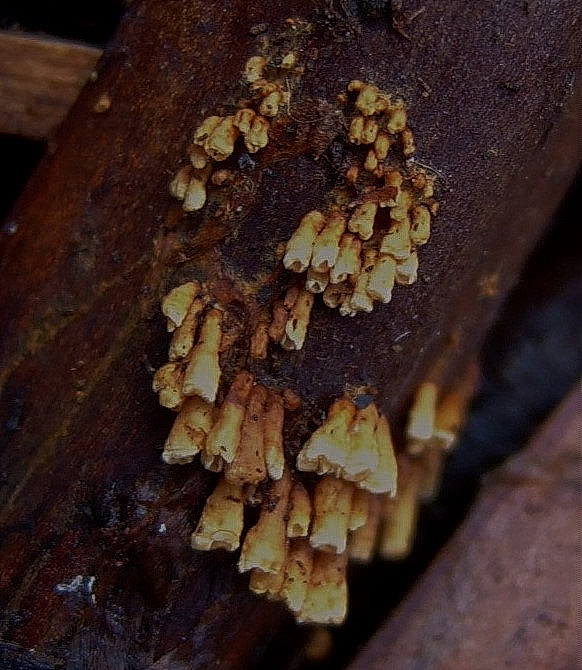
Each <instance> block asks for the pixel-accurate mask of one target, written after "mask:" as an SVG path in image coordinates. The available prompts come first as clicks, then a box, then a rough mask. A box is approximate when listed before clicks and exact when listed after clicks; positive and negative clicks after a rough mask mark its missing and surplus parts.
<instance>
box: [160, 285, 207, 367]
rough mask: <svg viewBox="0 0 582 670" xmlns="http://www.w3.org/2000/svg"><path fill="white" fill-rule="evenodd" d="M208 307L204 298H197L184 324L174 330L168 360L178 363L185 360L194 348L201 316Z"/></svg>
mask: <svg viewBox="0 0 582 670" xmlns="http://www.w3.org/2000/svg"><path fill="white" fill-rule="evenodd" d="M205 307H206V301H205V300H203V299H202V298H195V299H194V300H193V301H192V304H191V305H190V307H189V309H188V312H187V314H186V317H185V318H184V320H183V321H182V323H181V324H180V325H179V326H178V327H177V328H176V330H174V333H173V335H172V339H171V341H170V348H169V350H168V358H169V359H170V360H171V361H176V360H179V359H181V358H185V357H186V356H187V355H188V354H189V353H190V351H191V349H192V347H193V346H194V337H195V335H196V328H197V327H198V319H199V317H200V314H202V312H203V311H204V308H205Z"/></svg>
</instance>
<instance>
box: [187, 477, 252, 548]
mask: <svg viewBox="0 0 582 670" xmlns="http://www.w3.org/2000/svg"><path fill="white" fill-rule="evenodd" d="M243 508H244V503H243V495H242V488H241V487H240V486H237V485H236V484H231V483H230V482H227V481H226V480H225V479H223V478H222V477H221V478H220V480H219V481H218V484H217V485H216V488H215V489H214V491H213V492H212V493H211V494H210V496H209V497H208V499H207V500H206V504H205V505H204V509H203V510H202V515H201V517H200V520H199V521H198V525H197V526H196V530H195V531H194V532H193V533H192V548H193V549H198V550H200V551H210V550H212V549H226V551H235V550H236V549H238V547H239V544H240V536H241V533H242V529H243Z"/></svg>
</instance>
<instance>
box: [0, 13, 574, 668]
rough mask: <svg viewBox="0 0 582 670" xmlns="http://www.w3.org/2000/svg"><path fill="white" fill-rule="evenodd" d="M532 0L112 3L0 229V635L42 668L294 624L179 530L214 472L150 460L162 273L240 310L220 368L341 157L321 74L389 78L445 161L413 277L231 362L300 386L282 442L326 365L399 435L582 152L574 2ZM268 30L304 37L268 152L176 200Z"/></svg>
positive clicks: (433, 161)
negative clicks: (199, 198) (368, 12)
mask: <svg viewBox="0 0 582 670" xmlns="http://www.w3.org/2000/svg"><path fill="white" fill-rule="evenodd" d="M340 4H341V3H340ZM536 7H537V5H536V6H535V7H534V8H532V9H531V11H530V12H525V11H524V9H523V6H522V5H521V4H516V5H515V6H513V5H512V6H511V7H508V8H506V9H504V10H503V12H504V13H503V14H502V15H500V13H499V12H500V10H499V4H498V3H496V2H493V1H492V0H491V1H489V2H483V3H479V4H478V5H477V4H475V5H473V4H471V3H454V2H453V3H451V2H444V1H443V2H435V3H433V4H431V7H430V9H429V10H427V11H425V12H424V13H422V14H421V15H419V16H418V17H417V19H416V20H415V21H413V22H412V23H411V24H410V25H409V26H407V29H406V31H405V32H406V35H407V36H408V38H409V39H406V38H405V37H403V36H402V29H401V30H400V31H399V32H398V31H396V32H395V31H394V30H393V28H392V27H391V24H390V22H388V21H386V20H385V17H384V19H382V18H380V19H370V18H369V17H363V16H359V15H346V14H342V13H338V12H336V11H335V10H333V8H330V3H328V2H316V1H313V2H310V3H307V2H304V0H301V1H300V0H296V1H294V2H291V3H285V4H281V3H270V2H258V3H253V4H251V5H249V3H247V2H243V1H242V0H236V1H235V2H229V3H223V2H216V3H202V2H197V1H192V0H175V1H174V2H171V3H168V2H157V1H155V0H142V1H137V2H134V3H132V5H131V7H130V9H129V10H128V13H127V15H126V17H125V18H124V20H123V22H122V24H121V26H120V29H119V32H118V34H117V35H116V37H115V39H114V40H113V41H112V42H111V44H110V45H109V46H108V48H107V50H106V53H105V55H104V58H103V60H102V62H101V63H100V65H99V76H98V78H97V80H96V81H91V82H89V83H88V84H87V86H86V87H85V88H84V89H83V91H82V93H81V95H80V96H79V98H78V100H77V102H76V104H75V105H74V107H73V110H72V111H71V114H70V115H69V116H68V117H67V118H66V120H65V121H64V123H63V125H62V126H61V128H60V131H59V132H58V134H57V136H56V137H55V141H54V144H53V146H52V149H53V150H52V151H51V153H49V154H47V156H46V157H45V159H44V160H43V162H42V164H41V165H40V166H39V169H38V170H37V172H36V173H35V175H34V177H33V178H32V179H31V180H30V182H29V183H28V185H27V187H26V188H25V190H24V191H23V193H22V196H21V198H20V199H19V202H18V203H17V205H16V207H15V209H14V210H13V212H12V213H11V214H10V217H9V219H8V224H9V225H6V226H5V227H4V228H3V229H2V233H1V238H0V258H1V263H0V268H1V272H2V282H3V287H4V290H3V291H2V292H0V315H2V321H3V323H2V329H1V332H2V341H1V347H0V371H1V372H0V388H1V390H2V404H1V406H0V428H1V431H2V433H1V440H0V443H1V445H2V451H1V453H0V472H2V473H3V475H2V476H3V487H2V489H1V491H0V495H1V496H2V497H1V500H0V503H1V504H0V525H1V532H2V536H3V542H2V545H1V546H0V574H1V583H0V600H1V602H2V608H1V610H2V619H1V620H0V636H1V638H2V640H3V641H4V652H5V653H6V654H9V653H10V654H12V655H13V656H14V655H20V657H21V658H22V659H24V660H25V661H26V662H27V663H28V664H29V665H30V664H31V663H32V661H33V660H34V661H35V662H37V664H38V665H41V667H42V664H43V663H44V665H45V666H48V667H59V666H61V667H62V666H63V665H68V666H69V667H96V668H102V667H108V666H109V667H136V668H155V667H159V668H162V667H169V666H171V667H172V668H192V667H214V666H215V665H220V666H221V667H223V668H233V669H234V668H253V667H258V666H259V664H260V662H261V660H262V659H263V658H264V655H265V653H266V652H265V650H266V649H271V650H273V649H278V647H277V642H278V641H281V640H285V641H286V640H288V639H290V638H289V636H290V635H292V634H293V631H297V628H296V627H295V626H294V624H293V622H292V619H291V618H290V617H289V615H288V613H287V612H286V611H285V610H283V609H282V608H281V607H279V606H278V605H277V604H275V603H272V602H268V601H267V600H265V599H258V598H256V597H255V596H253V595H251V594H250V593H249V592H248V590H247V579H246V578H245V577H244V576H241V575H239V574H237V572H236V569H235V564H236V556H232V555H231V554H226V553H220V552H213V555H208V554H204V553H199V552H193V551H192V550H191V549H190V547H189V535H190V533H191V532H192V529H193V526H194V525H195V523H196V520H197V519H198V517H199V515H200V512H201V510H202V507H203V505H204V501H205V499H206V498H207V496H208V495H209V493H210V491H211V490H212V488H213V486H214V481H215V480H214V478H213V475H212V474H210V473H208V472H207V471H204V470H202V469H201V468H200V467H199V465H198V463H193V464H190V465H185V466H172V467H170V466H167V465H165V464H163V463H161V459H160V452H161V447H162V445H163V443H164V440H165V437H166V435H167V433H168V430H169V428H170V425H171V423H172V419H173V416H172V415H171V414H172V413H171V412H169V411H167V410H164V409H162V408H160V407H159V405H158V403H157V400H156V398H155V396H154V394H153V393H152V391H151V383H152V367H159V366H160V365H162V364H163V363H164V362H165V360H166V351H167V346H168V335H167V332H166V331H165V324H164V320H163V319H162V317H161V315H160V313H159V302H160V298H161V297H162V295H163V294H164V293H165V292H166V290H167V289H168V288H171V287H173V286H174V285H176V284H177V283H180V282H181V281H183V280H185V279H192V278H197V279H202V280H205V281H207V282H210V283H213V284H214V287H215V288H216V290H217V291H221V290H222V291H223V292H222V294H221V295H224V296H226V298H227V299H229V300H231V301H232V303H231V304H232V305H233V306H234V307H233V309H236V314H237V315H238V316H239V317H240V320H241V323H242V331H243V335H244V337H242V338H241V342H242V344H240V346H239V348H238V349H237V348H236V347H235V348H234V349H233V350H232V351H230V352H226V353H225V355H223V362H224V367H225V377H227V378H228V376H229V375H230V376H232V375H233V374H234V372H235V371H237V370H238V369H239V368H240V367H242V366H243V365H245V364H246V358H245V351H244V344H245V342H247V341H248V339H250V331H251V330H252V327H253V326H254V325H255V320H256V315H257V313H258V312H260V310H261V309H267V308H268V307H269V306H270V303H271V301H272V300H273V299H274V298H276V297H278V291H279V290H281V288H282V283H284V279H282V277H284V275H282V268H281V263H280V261H279V257H278V256H277V251H278V249H279V247H280V245H281V244H283V243H284V242H285V241H286V240H288V239H289V237H290V236H291V234H292V233H293V231H294V229H295V228H296V226H297V224H298V222H299V220H300V219H301V217H302V216H303V215H304V214H305V213H306V212H307V211H309V210H311V209H315V208H324V207H327V206H328V205H329V204H330V203H329V201H328V200H329V197H330V193H332V191H333V189H334V188H336V186H337V184H338V183H339V184H340V185H341V184H344V182H345V166H344V162H345V161H346V160H348V161H349V160H350V157H351V155H352V151H353V148H352V147H350V146H349V144H348V140H347V133H346V128H345V125H344V123H343V121H342V120H341V114H340V115H338V113H337V96H338V94H341V93H344V92H345V90H346V86H347V83H348V82H349V81H350V80H352V79H354V78H358V79H365V80H367V81H374V82H375V83H376V84H377V85H378V86H380V87H381V88H382V89H385V90H390V91H394V92H395V93H396V94H397V95H401V96H403V97H404V98H405V99H406V102H407V105H408V108H409V110H410V118H411V124H413V125H414V131H415V136H416V140H417V145H418V161H420V162H422V163H423V164H427V165H428V166H430V168H429V169H435V170H437V171H438V174H439V175H440V177H439V184H440V185H439V201H440V203H441V209H440V212H439V215H438V219H437V222H438V223H435V229H434V233H433V238H432V239H431V241H430V243H429V244H428V245H427V247H426V251H424V250H423V251H422V252H421V253H422V259H421V278H420V281H419V282H417V284H415V285H414V286H413V287H406V288H403V290H402V291H398V292H396V291H395V295H394V297H393V300H392V303H390V305H387V306H380V307H379V308H377V309H375V310H374V312H373V313H372V314H370V315H366V316H365V317H363V316H362V315H359V316H358V317H356V318H354V319H350V318H342V317H339V316H338V314H337V311H335V310H329V309H326V308H324V306H323V305H321V304H319V303H318V304H317V305H316V307H315V308H314V310H313V315H312V323H311V325H310V329H309V333H308V337H307V339H306V342H305V346H304V348H303V350H302V351H300V352H293V353H289V352H286V351H284V350H282V349H280V348H276V347H274V348H273V351H272V352H271V355H270V356H269V357H268V358H267V359H265V360H264V361H262V362H258V363H253V371H254V372H255V374H256V376H257V379H259V380H260V381H261V382H264V383H265V384H266V385H276V386H277V387H279V388H290V389H292V390H293V391H295V392H296V393H298V394H299V395H300V396H301V397H302V398H303V401H304V402H303V407H302V411H301V412H302V413H301V412H300V415H301V417H300V419H298V421H297V431H296V433H295V434H294V435H292V437H293V438H294V440H290V441H289V442H290V443H289V444H288V445H287V448H288V453H287V458H288V461H289V463H292V461H293V459H292V456H293V450H295V452H296V451H297V449H298V447H299V446H300V444H297V443H298V442H299V443H300V442H301V438H302V436H303V434H304V433H302V432H301V431H302V430H303V429H302V426H305V425H313V423H314V420H315V419H317V417H320V416H321V413H322V412H323V411H325V410H326V409H327V408H328V407H329V404H330V402H331V401H332V400H333V399H334V398H336V397H337V396H338V395H340V394H341V393H342V391H343V389H344V388H345V386H346V384H349V385H351V386H353V385H356V386H358V385H361V384H365V385H367V386H370V387H373V388H375V389H377V395H376V401H377V404H378V406H379V407H380V409H381V410H382V411H383V412H384V413H385V414H386V415H387V416H388V417H389V418H390V420H391V422H392V424H393V426H394V432H395V436H396V437H398V436H399V435H400V436H401V434H402V430H401V429H402V424H403V422H404V420H405V415H406V410H407V408H408V407H409V405H410V401H411V396H412V394H413V393H414V391H415V389H416V388H417V387H418V385H419V383H420V382H422V381H423V380H424V379H425V377H426V375H427V374H428V373H429V371H430V370H431V369H432V368H433V367H434V365H435V364H436V363H437V362H438V360H439V359H440V358H441V357H442V354H443V351H445V350H448V351H453V352H455V353H456V354H458V355H456V356H454V357H453V358H454V361H453V362H452V364H451V365H450V368H449V369H447V370H446V371H445V372H446V374H444V376H443V378H444V380H445V382H448V383H450V382H451V381H452V380H453V379H454V375H455V372H456V371H457V370H458V368H460V367H462V366H463V358H465V359H466V358H467V357H472V356H473V355H474V353H475V351H476V349H477V348H478V347H479V344H480V342H481V340H482V338H483V336H484V334H485V332H486V330H487V327H488V325H489V324H490V323H491V321H492V320H493V319H494V317H495V314H496V310H497V308H498V306H499V304H500V302H501V300H502V299H503V297H504V295H506V293H507V291H508V290H509V288H510V287H511V286H512V284H513V283H514V282H515V281H516V279H517V277H518V276H519V272H520V269H521V267H522V265H523V263H524V261H525V259H526V257H527V255H528V253H529V251H530V250H531V249H532V248H533V246H534V244H535V243H536V241H537V240H538V239H539V237H540V235H541V234H542V232H543V231H544V229H545V228H546V226H547V225H548V221H549V217H550V215H551V213H552V212H553V210H554V209H555V207H556V206H557V204H558V202H559V201H560V199H561V197H562V195H563V194H564V193H565V191H566V189H567V187H568V185H569V183H570V181H571V179H572V176H573V174H574V172H575V170H576V167H577V165H578V163H579V157H580V153H581V150H582V146H581V143H582V138H581V137H580V133H579V127H580V123H581V120H582V110H581V107H582V105H581V102H582V87H581V86H580V83H579V82H580V81H581V79H580V77H579V76H578V74H579V73H581V72H582V64H581V63H580V55H579V44H580V40H581V39H582V34H581V31H582V23H580V22H579V21H578V22H577V23H576V21H575V18H576V17H577V16H578V14H579V3H578V1H577V0H576V1H574V0H572V1H570V0H568V1H565V2H563V3H561V4H560V8H559V10H556V13H555V14H554V15H552V17H553V18H552V20H549V19H548V16H547V14H546V13H545V12H543V11H542V9H541V8H539V9H536ZM411 11H412V10H411ZM399 25H402V23H401V22H400V24H399ZM564 26H568V30H567V31H566V32H564ZM524 35H527V39H522V36H524ZM547 44H552V45H553V46H552V49H551V52H550V51H549V50H548V49H547ZM270 48H272V49H274V50H275V49H290V50H294V51H296V52H297V55H298V57H299V60H300V62H301V63H302V64H303V68H304V69H303V71H302V72H301V78H300V82H299V83H298V85H297V86H296V88H295V89H294V90H293V95H292V97H291V99H290V101H289V112H290V113H287V112H285V113H284V114H282V115H281V117H280V120H278V121H277V123H274V124H273V127H272V129H271V135H270V141H269V146H268V147H267V148H266V149H265V150H264V151H262V152H260V153H256V154H252V155H250V154H248V153H247V152H246V151H243V150H241V151H238V153H237V155H236V156H234V157H233V158H232V159H231V161H230V163H228V162H227V163H226V165H227V166H228V167H229V168H230V169H231V170H232V171H233V174H234V175H235V186H236V188H235V189H228V188H227V189H225V190H221V187H219V186H216V185H214V184H213V185H212V188H211V189H210V187H209V189H210V191H211V192H210V197H209V201H208V203H207V204H206V206H205V207H204V209H202V210H201V211H199V212H198V213H185V212H184V210H183V209H182V207H181V203H179V202H178V201H177V200H176V199H174V198H172V197H171V195H170V194H169V192H168V183H169V181H170V179H171V178H172V176H173V175H174V174H175V173H176V170H177V169H178V168H179V167H182V166H184V165H186V164H187V162H188V151H189V148H190V146H191V141H192V134H193V131H194V129H195V128H196V126H197V125H198V124H199V123H200V122H201V121H202V119H203V118H205V117H207V116H209V115H213V114H220V115H225V114H227V113H228V111H233V110H235V109H236V105H237V103H238V102H239V101H240V100H241V98H242V97H243V96H244V95H248V88H247V87H246V86H245V85H244V84H243V83H242V82H241V72H242V70H243V67H244V63H245V61H246V60H247V58H248V57H250V56H252V55H255V54H257V52H260V50H261V49H267V50H268V49H270ZM569 73H571V76H570V74H569ZM422 82H424V84H423V83H422ZM540 82H543V84H541V83H540ZM568 82H573V83H572V85H571V86H567V84H568ZM516 89H517V90H516ZM105 101H107V104H103V103H104V102H105ZM548 101H549V102H548ZM340 113H341V110H340ZM338 119H339V120H338ZM233 287H234V288H233ZM360 317H362V318H360ZM221 392H223V391H221ZM302 422H303V423H302ZM354 595H356V594H354ZM372 595H373V594H360V597H371V596H372ZM356 597H358V596H357V595H356ZM30 649H33V650H34V651H33V652H25V651H24V650H30ZM30 655H32V657H33V659H32V660H31V659H30V658H29V657H30Z"/></svg>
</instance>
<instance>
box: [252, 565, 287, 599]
mask: <svg viewBox="0 0 582 670" xmlns="http://www.w3.org/2000/svg"><path fill="white" fill-rule="evenodd" d="M284 579H285V573H284V571H283V570H280V571H279V572H263V570H259V569H258V568H253V569H252V570H251V577H250V579H249V590H250V591H252V592H253V593H257V594H258V595H264V596H266V597H267V598H270V599H271V600H280V599H281V596H280V595H279V593H280V591H281V588H282V586H283V580H284Z"/></svg>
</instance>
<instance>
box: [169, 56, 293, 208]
mask: <svg viewBox="0 0 582 670" xmlns="http://www.w3.org/2000/svg"><path fill="white" fill-rule="evenodd" d="M296 61H297V57H296V56H295V54H294V53H293V52H287V53H284V54H281V55H279V54H277V55H276V56H273V58H267V57H266V56H262V55H257V56H251V58H249V59H248V61H247V62H246V64H245V66H244V68H243V72H242V75H243V80H244V82H245V83H246V85H247V92H248V93H250V98H246V97H245V98H244V99H243V100H241V101H240V102H239V106H238V107H237V108H236V109H233V110H232V114H226V115H224V116H218V115H210V116H207V117H206V118H204V119H203V120H202V121H201V122H200V123H199V125H198V126H197V128H196V129H195V130H194V133H193V135H192V139H191V144H190V148H189V150H188V157H189V163H188V164H187V165H185V166H184V167H182V168H180V169H179V170H178V172H177V173H176V174H175V175H174V177H173V179H172V180H171V181H170V186H169V190H170V194H171V195H172V196H173V197H174V198H177V199H178V200H181V201H182V208H183V210H184V211H185V212H198V211H200V210H201V209H203V207H204V205H205V204H206V201H207V188H208V184H209V182H210V184H211V185H215V186H223V185H224V184H226V183H228V181H229V179H228V178H225V177H227V176H228V171H225V170H223V169H221V168H220V167H218V166H217V164H218V163H223V162H224V161H227V160H228V159H229V158H230V157H231V156H232V155H233V154H234V153H235V150H236V148H237V146H240V148H241V150H243V151H247V152H248V153H249V154H255V153H257V152H258V151H260V150H261V149H264V148H265V147H266V146H267V144H268V143H269V131H270V128H271V122H272V121H273V120H274V119H275V117H277V116H279V115H280V114H281V113H282V112H283V111H284V109H285V108H286V107H287V106H288V104H289V99H290V90H289V85H290V81H292V79H293V76H292V75H293V74H295V76H297V75H298V74H300V73H301V68H300V67H296ZM275 62H278V63H279V65H277V66H276V65H275ZM243 147H244V149H243Z"/></svg>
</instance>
